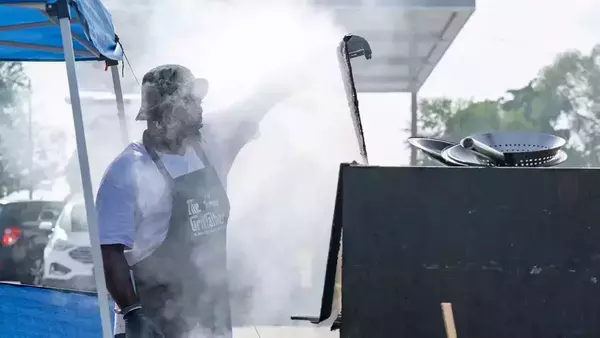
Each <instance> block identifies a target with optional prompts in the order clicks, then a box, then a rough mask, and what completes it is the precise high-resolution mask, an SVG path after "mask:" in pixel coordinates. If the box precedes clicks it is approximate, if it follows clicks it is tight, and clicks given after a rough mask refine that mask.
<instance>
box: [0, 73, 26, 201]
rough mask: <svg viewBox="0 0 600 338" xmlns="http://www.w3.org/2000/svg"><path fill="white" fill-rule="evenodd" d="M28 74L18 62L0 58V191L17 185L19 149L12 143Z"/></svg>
mask: <svg viewBox="0 0 600 338" xmlns="http://www.w3.org/2000/svg"><path fill="white" fill-rule="evenodd" d="M30 88H31V85H30V82H29V78H28V77H27V75H26V74H25V72H24V70H23V65H22V64H21V63H19V62H0V189H1V190H2V191H1V192H0V193H1V194H6V193H10V192H12V191H14V190H18V189H19V188H20V182H21V178H22V173H21V170H20V169H21V168H19V165H18V164H17V163H15V161H14V155H15V154H17V153H20V152H23V146H22V143H21V144H18V143H15V142H14V141H15V139H14V138H13V137H15V132H14V131H15V125H16V122H17V121H18V119H19V116H20V115H22V114H23V110H22V103H23V102H22V101H23V100H22V99H23V97H26V96H27V95H29V93H30Z"/></svg>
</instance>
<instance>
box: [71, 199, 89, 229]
mask: <svg viewBox="0 0 600 338" xmlns="http://www.w3.org/2000/svg"><path fill="white" fill-rule="evenodd" d="M71 231H88V223H87V217H86V213H85V205H83V204H76V205H74V206H73V210H72V211H71Z"/></svg>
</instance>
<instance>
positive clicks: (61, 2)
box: [0, 0, 129, 338]
mask: <svg viewBox="0 0 600 338" xmlns="http://www.w3.org/2000/svg"><path fill="white" fill-rule="evenodd" d="M70 2H71V0H57V1H56V2H55V3H47V4H46V5H45V6H43V5H41V3H30V2H22V3H14V4H11V6H15V7H21V8H29V9H36V10H38V11H39V12H40V13H41V14H42V15H44V16H45V17H46V18H48V22H47V23H35V24H19V25H12V26H5V27H2V28H0V29H1V30H2V31H9V30H19V29H27V28H34V27H43V26H51V25H59V26H60V31H61V38H62V45H63V48H57V47H49V46H42V45H37V44H26V43H18V42H12V41H0V46H7V47H16V48H23V49H29V50H39V51H47V52H55V53H63V54H64V61H65V65H66V70H67V78H68V84H69V95H70V98H71V109H72V112H73V125H74V128H75V139H76V144H77V154H78V158H79V168H80V173H81V182H82V188H83V197H84V201H85V210H86V213H87V221H88V227H89V236H90V243H91V246H92V258H93V263H94V279H95V282H96V290H97V296H98V306H99V308H100V319H101V324H102V337H103V338H112V337H113V329H112V325H111V313H112V311H111V309H110V307H109V302H108V292H107V289H106V280H105V277H104V266H103V260H102V252H101V250H100V238H99V233H98V219H97V214H96V208H95V205H94V195H93V190H92V181H91V175H90V166H89V158H88V152H87V146H86V140H85V128H84V123H83V115H82V109H81V100H80V97H79V84H78V81H77V72H76V70H75V62H76V58H75V49H74V47H73V40H75V41H77V42H78V43H80V44H81V45H82V46H84V48H85V49H86V50H85V51H77V55H80V56H83V57H94V58H96V60H98V61H105V62H106V65H107V66H108V67H110V68H111V73H112V80H113V86H114V90H115V97H116V102H117V112H118V118H119V122H120V129H121V137H122V140H123V142H124V144H127V143H128V142H129V137H128V132H127V124H126V121H125V109H124V101H123V91H122V87H121V80H120V77H119V69H118V61H116V60H109V59H107V58H106V57H104V56H103V55H101V54H99V52H98V51H96V50H95V48H94V47H93V46H92V45H90V43H89V42H88V41H87V40H86V39H84V38H82V37H80V36H78V35H77V34H73V33H72V31H71V24H72V23H77V22H78V21H77V20H71V6H70ZM3 60H4V59H3ZM4 61H22V60H8V59H6V60H4ZM29 61H36V60H29Z"/></svg>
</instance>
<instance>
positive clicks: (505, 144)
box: [469, 131, 567, 154]
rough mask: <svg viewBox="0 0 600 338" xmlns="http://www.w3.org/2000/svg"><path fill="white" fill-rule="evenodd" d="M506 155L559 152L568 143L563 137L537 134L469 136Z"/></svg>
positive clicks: (498, 132) (497, 133)
mask: <svg viewBox="0 0 600 338" xmlns="http://www.w3.org/2000/svg"><path fill="white" fill-rule="evenodd" d="M469 137H470V138H473V139H475V140H477V141H479V142H482V143H484V144H486V145H488V146H490V147H492V148H495V149H497V150H500V151H502V152H503V153H505V154H522V153H527V152H537V151H553V150H554V151H558V149H561V148H562V147H564V146H565V144H566V143H567V141H566V140H565V139H563V138H562V137H559V136H556V135H552V134H547V133H537V132H525V131H497V132H487V133H478V134H474V135H471V136H469ZM525 145H527V146H529V149H530V150H528V151H525V150H524V151H510V150H513V149H515V147H516V148H518V147H523V146H525Z"/></svg>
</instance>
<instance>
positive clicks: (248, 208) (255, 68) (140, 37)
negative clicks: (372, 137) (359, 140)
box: [58, 0, 360, 336]
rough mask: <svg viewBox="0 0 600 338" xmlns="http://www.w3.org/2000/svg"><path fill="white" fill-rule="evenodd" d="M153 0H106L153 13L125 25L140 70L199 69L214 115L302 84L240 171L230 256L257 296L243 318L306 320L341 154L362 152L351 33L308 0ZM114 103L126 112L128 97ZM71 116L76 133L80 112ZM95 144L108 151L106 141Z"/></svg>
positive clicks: (317, 285)
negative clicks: (343, 73) (343, 46)
mask: <svg viewBox="0 0 600 338" xmlns="http://www.w3.org/2000/svg"><path fill="white" fill-rule="evenodd" d="M149 3H150V4H151V5H146V6H142V5H137V4H134V3H130V2H129V1H128V2H127V3H125V2H122V1H116V0H113V1H106V5H107V7H108V8H109V10H111V12H112V13H113V17H115V18H117V19H119V18H120V19H121V20H119V21H124V20H122V18H123V17H126V16H128V15H131V16H133V15H135V12H136V10H138V9H140V8H141V9H143V12H144V13H145V15H146V17H145V19H144V20H145V24H144V26H145V27H144V29H140V27H134V26H130V27H128V26H125V25H123V26H117V27H116V30H117V32H119V35H120V36H121V39H122V41H123V44H124V46H125V50H126V51H127V49H128V46H130V47H129V48H130V49H133V48H135V47H134V45H136V44H140V45H143V46H144V51H143V53H141V55H142V56H141V57H139V58H136V60H132V67H133V70H134V71H135V73H136V75H137V76H138V78H140V77H141V76H142V75H143V73H145V72H146V71H147V70H149V69H151V68H153V67H155V66H157V65H160V64H164V63H179V64H182V65H184V66H186V67H188V68H190V69H191V70H192V71H193V72H194V74H195V75H196V76H198V77H204V78H206V79H208V80H209V81H210V90H209V93H208V96H207V97H206V100H205V104H204V111H205V113H204V114H205V116H208V115H209V114H214V113H215V112H218V111H219V110H220V109H221V108H227V107H230V106H232V105H234V104H236V103H239V102H241V100H243V99H244V98H246V97H248V95H250V94H251V93H252V92H253V91H254V90H255V89H257V86H259V84H260V83H263V82H264V81H269V82H274V83H280V84H281V85H285V86H291V87H294V88H295V94H294V95H293V96H292V97H290V98H289V99H288V100H286V101H285V102H281V103H280V104H279V105H278V106H277V107H275V108H274V109H272V110H271V111H270V112H269V113H268V115H267V116H266V118H265V119H264V120H263V122H262V124H261V128H260V133H259V135H258V137H257V138H256V139H255V140H254V141H253V142H251V143H250V144H248V145H247V146H246V147H245V148H244V150H243V151H242V152H241V154H240V155H239V156H238V158H237V160H236V162H235V164H234V167H233V169H232V170H231V172H230V174H229V180H228V192H229V197H230V200H231V204H232V211H231V217H230V222H229V227H228V255H229V258H230V262H229V268H230V270H231V278H232V292H233V293H234V294H236V293H237V294H244V295H246V297H247V298H248V302H247V304H245V305H243V306H242V305H240V308H234V309H233V311H234V316H236V317H237V319H236V318H234V320H238V321H241V322H244V323H246V324H247V325H250V326H252V325H257V326H259V331H262V330H263V329H262V328H260V326H261V325H296V324H295V323H293V322H291V321H290V320H289V317H290V316H292V315H316V314H317V313H318V311H319V306H320V297H321V292H322V282H323V277H324V272H325V271H324V269H325V260H326V255H327V250H328V241H329V232H330V229H331V221H332V217H333V206H334V199H335V191H336V184H337V174H338V169H339V164H340V163H341V162H350V161H352V160H359V159H360V157H359V153H358V149H357V144H356V139H355V136H354V131H353V126H352V121H351V118H350V114H349V111H348V107H347V101H346V99H345V96H344V90H343V85H342V82H341V77H340V72H339V68H338V64H337V59H336V47H337V44H338V43H339V41H340V40H341V38H342V37H343V35H344V34H346V33H347V32H346V31H345V30H344V29H343V28H342V27H339V26H336V24H335V23H334V20H333V18H332V16H331V15H330V13H327V12H324V11H322V10H317V9H315V8H314V7H312V6H310V5H309V4H307V3H305V2H304V1H293V0H287V1H283V0H277V1H267V0H262V1H244V0H233V1H209V0H202V1H198V0H180V1H153V2H149ZM138 6H141V7H138ZM125 21H126V20H125ZM132 36H134V37H135V39H129V40H128V39H127V37H132ZM58 71H64V68H59V69H58ZM129 73H130V72H129ZM98 76H99V77H109V75H107V74H106V73H103V72H99V74H98ZM126 76H130V74H128V72H127V71H126ZM63 88H64V89H65V91H64V94H63V97H64V96H66V93H67V90H66V89H67V86H66V83H65V84H64V87H63ZM138 90H139V89H138ZM264 99H268V98H264ZM67 108H69V107H68V106H67ZM66 111H68V110H66ZM110 113H113V112H110ZM114 113H115V119H116V107H115V111H114ZM84 114H85V112H84ZM65 121H67V123H64V124H63V125H64V127H65V128H66V130H68V133H70V134H71V135H72V121H71V120H65ZM128 123H132V124H133V123H134V122H133V121H132V119H130V120H129V121H128ZM137 127H139V123H138V124H137V126H136V128H137ZM138 130H139V129H138ZM111 132H113V133H114V134H116V133H117V131H116V130H114V129H113V130H112V131H111ZM133 136H134V137H135V138H138V139H139V138H140V137H141V135H139V134H138V135H133ZM88 151H89V153H90V156H97V155H94V154H99V153H102V152H103V151H105V150H104V149H103V147H102V146H101V145H98V144H97V143H96V144H88ZM107 164H108V163H106V165H107ZM95 166H100V164H95ZM103 171H104V168H96V169H95V170H94V172H96V173H102V172H103ZM93 179H94V178H93ZM264 330H266V331H268V330H269V329H264ZM321 330H323V332H324V334H327V333H328V331H329V329H328V328H322V329H321ZM266 331H265V332H266ZM261 333H262V332H261ZM285 334H286V336H293V335H294V333H293V332H291V333H285ZM303 334H306V332H304V333H303ZM248 336H256V334H255V332H251V333H249V335H248Z"/></svg>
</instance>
